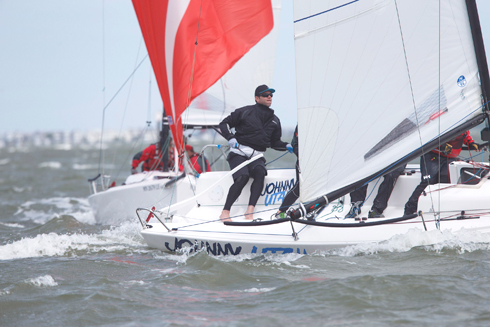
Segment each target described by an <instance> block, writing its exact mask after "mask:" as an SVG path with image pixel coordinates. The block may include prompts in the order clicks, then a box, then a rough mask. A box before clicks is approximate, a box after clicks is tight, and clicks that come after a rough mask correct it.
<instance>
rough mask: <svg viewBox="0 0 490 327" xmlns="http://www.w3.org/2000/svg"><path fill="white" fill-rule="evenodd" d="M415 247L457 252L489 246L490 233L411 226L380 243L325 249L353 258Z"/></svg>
mask: <svg viewBox="0 0 490 327" xmlns="http://www.w3.org/2000/svg"><path fill="white" fill-rule="evenodd" d="M414 247H423V248H424V249H426V250H427V251H442V250H443V249H455V250H457V251H459V252H460V253H464V252H473V251H478V250H489V249H490V234H488V233H481V232H478V231H470V230H465V229H461V230H459V231H450V230H442V231H440V230H432V231H423V230H420V229H416V228H414V229H410V230H409V231H408V232H407V233H405V234H399V235H395V236H393V237H392V238H390V239H388V240H386V241H383V242H371V243H361V244H356V245H351V246H346V247H344V248H341V249H336V250H331V251H327V252H325V253H326V254H329V255H338V256H346V257H353V256H356V255H360V254H365V255H366V254H367V255H370V254H376V253H379V252H408V251H410V250H411V249H412V248H414Z"/></svg>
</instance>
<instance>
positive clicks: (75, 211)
mask: <svg viewBox="0 0 490 327" xmlns="http://www.w3.org/2000/svg"><path fill="white" fill-rule="evenodd" d="M39 204H42V205H47V206H53V207H54V208H53V209H54V210H53V209H50V210H34V209H31V208H32V207H34V206H36V205H39ZM53 211H54V212H53ZM20 214H23V215H24V219H29V220H32V221H34V222H36V223H38V224H44V223H46V222H47V221H48V220H50V219H53V218H54V217H58V216H60V215H68V216H72V217H74V218H75V219H76V220H78V221H79V222H82V223H85V224H91V225H93V224H95V222H96V221H95V217H94V215H93V213H92V211H91V209H90V205H89V203H88V199H86V198H70V197H54V198H48V199H39V200H30V201H27V202H24V203H23V204H21V206H20V208H19V209H18V210H17V212H16V213H15V214H14V216H17V215H20Z"/></svg>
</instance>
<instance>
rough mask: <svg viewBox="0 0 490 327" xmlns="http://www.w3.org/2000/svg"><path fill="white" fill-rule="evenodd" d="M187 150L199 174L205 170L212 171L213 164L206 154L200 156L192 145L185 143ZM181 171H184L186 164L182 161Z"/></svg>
mask: <svg viewBox="0 0 490 327" xmlns="http://www.w3.org/2000/svg"><path fill="white" fill-rule="evenodd" d="M185 152H187V156H189V160H190V163H191V164H192V167H194V169H195V170H196V171H197V173H198V174H202V172H203V171H211V166H210V165H209V162H208V160H207V159H206V157H204V156H202V157H201V156H200V155H199V154H197V153H196V152H194V148H193V147H192V145H189V144H186V145H185ZM179 170H180V171H184V165H183V164H182V163H181V164H180V167H179Z"/></svg>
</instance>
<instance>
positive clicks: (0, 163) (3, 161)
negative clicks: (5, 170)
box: [0, 158, 10, 165]
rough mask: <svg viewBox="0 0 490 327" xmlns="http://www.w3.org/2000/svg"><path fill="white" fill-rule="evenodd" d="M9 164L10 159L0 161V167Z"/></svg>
mask: <svg viewBox="0 0 490 327" xmlns="http://www.w3.org/2000/svg"><path fill="white" fill-rule="evenodd" d="M9 162H10V158H5V159H0V165H6V164H8V163H9Z"/></svg>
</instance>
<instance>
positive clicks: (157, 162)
mask: <svg viewBox="0 0 490 327" xmlns="http://www.w3.org/2000/svg"><path fill="white" fill-rule="evenodd" d="M170 144H171V146H170V147H169V155H168V157H169V162H168V167H169V168H170V169H171V170H172V169H173V168H174V164H173V162H174V147H173V140H171V141H170ZM163 147H164V144H163V143H162V142H157V143H153V144H150V146H148V147H147V148H145V149H144V150H143V151H140V152H138V153H136V154H135V155H134V157H133V162H132V164H131V174H137V173H138V170H137V169H136V168H138V166H139V164H140V163H141V162H143V165H142V166H141V171H150V170H160V171H163V160H162V158H163V152H162V149H163Z"/></svg>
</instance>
